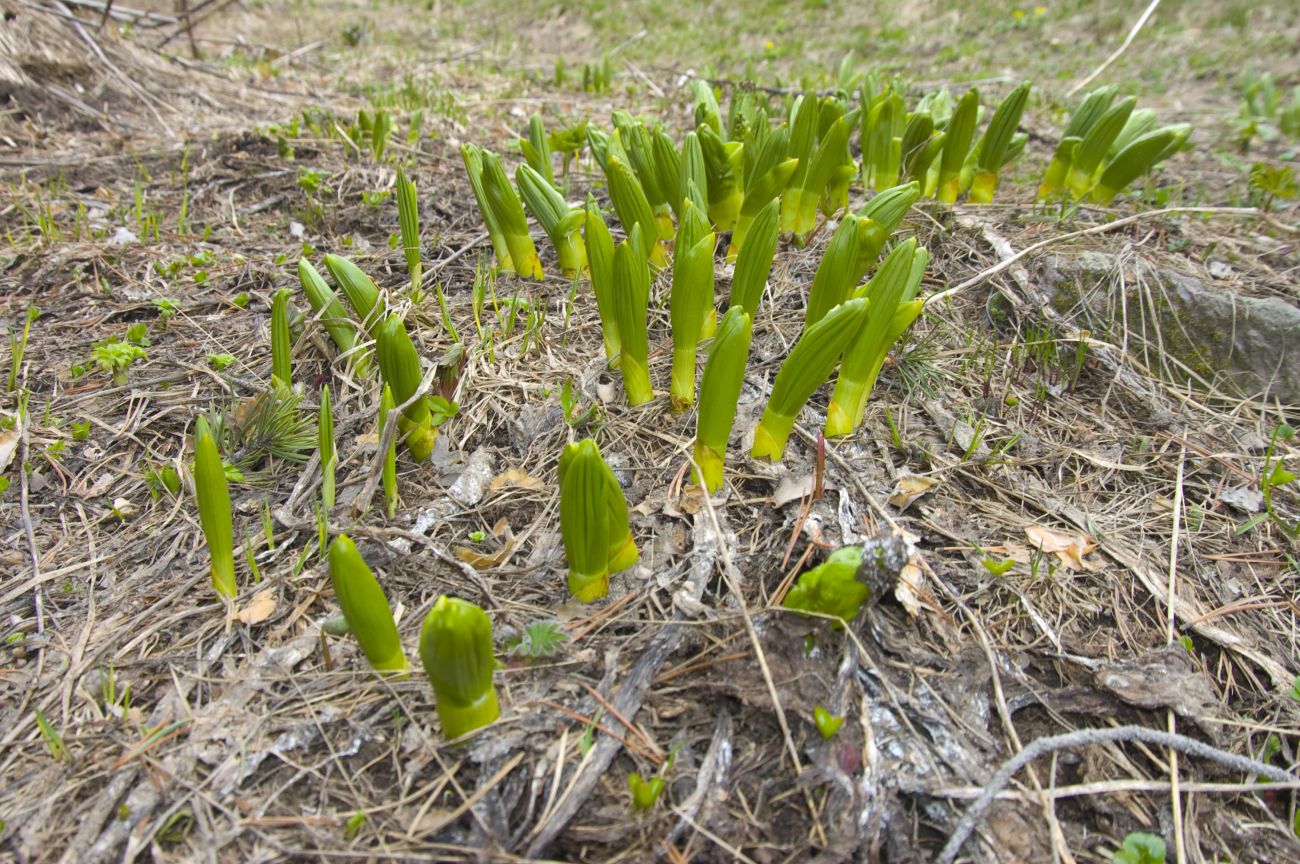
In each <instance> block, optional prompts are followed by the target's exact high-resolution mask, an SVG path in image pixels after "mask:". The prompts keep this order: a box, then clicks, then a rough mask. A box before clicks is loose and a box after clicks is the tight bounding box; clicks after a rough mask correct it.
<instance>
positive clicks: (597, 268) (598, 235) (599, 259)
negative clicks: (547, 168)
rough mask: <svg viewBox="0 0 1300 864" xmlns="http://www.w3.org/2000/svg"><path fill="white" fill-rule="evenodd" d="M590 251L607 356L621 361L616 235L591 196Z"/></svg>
mask: <svg viewBox="0 0 1300 864" xmlns="http://www.w3.org/2000/svg"><path fill="white" fill-rule="evenodd" d="M582 235H583V241H584V242H585V244H586V250H587V267H588V270H590V272H591V292H592V293H593V294H595V295H596V311H597V312H598V313H599V314H600V334H601V338H602V340H603V341H604V343H605V359H606V360H607V361H609V362H611V363H614V362H617V361H618V357H619V354H621V353H622V350H623V344H622V341H621V340H620V339H619V338H618V302H617V300H616V299H615V296H614V238H613V237H612V236H611V235H610V233H609V227H608V226H607V225H606V224H605V217H603V216H602V215H601V213H600V207H598V206H597V205H596V199H595V198H593V197H592V196H590V195H588V196H587V217H586V220H585V221H584V223H583V226H582Z"/></svg>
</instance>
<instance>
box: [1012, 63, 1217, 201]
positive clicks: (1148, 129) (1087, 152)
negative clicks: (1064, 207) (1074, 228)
mask: <svg viewBox="0 0 1300 864" xmlns="http://www.w3.org/2000/svg"><path fill="white" fill-rule="evenodd" d="M1116 95H1117V91H1116V88H1114V87H1099V88H1098V89H1096V90H1093V91H1092V92H1091V93H1089V94H1088V95H1087V96H1086V97H1084V99H1083V102H1081V103H1080V104H1079V107H1078V108H1076V109H1075V110H1074V113H1073V114H1071V115H1070V125H1069V126H1067V127H1066V129H1065V135H1064V137H1062V138H1061V143H1060V144H1058V145H1057V146H1056V152H1055V153H1054V154H1053V155H1052V161H1051V163H1050V164H1049V165H1048V166H1047V171H1046V172H1045V173H1044V174H1043V182H1042V185H1040V186H1039V187H1038V200H1039V201H1054V200H1057V199H1059V198H1067V199H1069V200H1071V201H1081V200H1084V199H1087V200H1088V201H1091V202H1093V203H1095V204H1102V205H1106V204H1110V203H1111V202H1112V201H1114V200H1115V196H1116V195H1118V194H1119V193H1120V192H1121V191H1123V190H1124V188H1125V187H1127V186H1128V185H1129V184H1130V183H1132V182H1133V181H1134V180H1136V179H1138V178H1139V177H1141V176H1142V175H1143V174H1146V173H1147V172H1148V171H1150V170H1151V169H1152V168H1154V167H1155V166H1156V165H1157V164H1159V163H1160V162H1163V161H1164V160H1165V159H1167V158H1168V157H1169V156H1172V155H1173V154H1174V153H1176V152H1178V150H1180V149H1181V148H1182V147H1183V146H1184V145H1185V144H1186V143H1187V138H1188V136H1189V135H1191V132H1192V127H1191V126H1189V125H1187V124H1186V123H1180V124H1177V125H1173V126H1157V125H1156V112H1155V111H1152V110H1151V109H1149V108H1137V99H1136V98H1134V97H1132V96H1128V97H1125V98H1123V99H1117V98H1116Z"/></svg>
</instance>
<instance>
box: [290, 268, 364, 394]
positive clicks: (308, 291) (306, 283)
mask: <svg viewBox="0 0 1300 864" xmlns="http://www.w3.org/2000/svg"><path fill="white" fill-rule="evenodd" d="M298 281H299V282H300V283H301V284H302V293H303V294H305V295H307V303H308V304H310V305H311V309H312V312H313V313H315V315H316V317H317V318H319V319H320V322H321V326H323V327H324V328H325V332H326V333H328V334H330V339H332V340H333V341H334V345H335V347H337V348H338V349H339V353H340V354H341V355H343V356H345V357H347V358H348V359H349V361H350V362H351V363H352V370H353V371H354V372H356V373H357V375H359V376H361V377H365V376H367V375H369V374H370V352H369V351H368V350H367V349H366V348H364V347H362V346H358V345H357V328H356V327H355V326H354V325H353V324H352V321H351V319H349V318H348V315H347V313H346V312H344V311H343V304H341V303H339V298H338V296H337V295H335V293H334V292H333V291H332V290H330V287H329V285H328V284H326V282H325V279H324V277H323V276H321V275H320V273H319V272H318V271H317V270H316V268H315V267H313V266H312V265H311V262H310V261H308V260H307V259H306V258H299V259H298Z"/></svg>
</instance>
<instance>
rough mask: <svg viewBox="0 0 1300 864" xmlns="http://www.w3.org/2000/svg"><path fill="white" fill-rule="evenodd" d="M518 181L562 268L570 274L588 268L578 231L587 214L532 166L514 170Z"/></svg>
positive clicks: (576, 273)
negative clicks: (571, 203)
mask: <svg viewBox="0 0 1300 864" xmlns="http://www.w3.org/2000/svg"><path fill="white" fill-rule="evenodd" d="M515 182H516V183H518V184H519V191H520V193H521V194H522V195H523V198H524V204H525V205H526V206H527V207H528V212H530V213H532V214H533V218H534V219H536V220H537V223H538V224H539V225H541V226H542V230H543V231H545V232H546V236H547V237H549V238H550V240H551V245H552V246H554V247H555V252H556V254H557V255H558V256H559V259H560V270H562V271H563V272H564V275H565V276H568V277H570V278H572V277H574V276H577V275H578V274H580V273H582V271H583V270H585V269H586V268H587V252H586V250H585V249H584V248H583V245H582V236H581V235H580V234H579V233H578V231H579V229H580V228H581V227H582V222H583V220H584V219H585V218H586V214H585V213H584V212H583V211H582V210H578V209H574V208H570V207H569V204H568V202H567V201H565V200H564V196H563V195H561V194H560V193H559V192H558V191H557V190H556V188H555V187H554V186H552V185H551V184H550V183H548V182H547V181H546V178H545V177H543V176H542V175H541V174H538V173H537V172H536V171H535V170H533V168H532V167H531V166H528V165H520V166H519V167H518V168H517V169H516V170H515Z"/></svg>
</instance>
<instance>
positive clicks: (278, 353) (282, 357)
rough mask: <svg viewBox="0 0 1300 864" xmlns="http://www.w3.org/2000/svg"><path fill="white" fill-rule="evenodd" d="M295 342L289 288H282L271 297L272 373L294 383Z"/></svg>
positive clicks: (289, 383)
mask: <svg viewBox="0 0 1300 864" xmlns="http://www.w3.org/2000/svg"><path fill="white" fill-rule="evenodd" d="M292 354H293V342H292V340H291V339H290V336H289V289H288V288H281V289H280V290H279V291H276V292H275V296H274V297H273V298H272V299H271V375H272V377H274V378H279V379H280V381H281V382H283V383H284V384H288V385H291V386H292V384H293V360H292Z"/></svg>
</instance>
